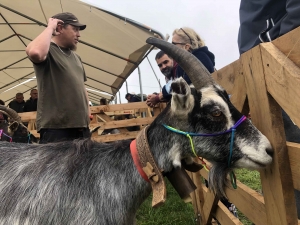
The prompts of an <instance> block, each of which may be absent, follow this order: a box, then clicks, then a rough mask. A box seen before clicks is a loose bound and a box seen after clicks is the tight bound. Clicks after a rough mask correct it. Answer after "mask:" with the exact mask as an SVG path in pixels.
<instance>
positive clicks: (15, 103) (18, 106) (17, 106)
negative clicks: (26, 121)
mask: <svg viewBox="0 0 300 225" xmlns="http://www.w3.org/2000/svg"><path fill="white" fill-rule="evenodd" d="M24 105H25V101H24V96H23V93H20V92H19V93H17V94H16V98H15V99H14V100H12V101H11V102H10V103H8V107H9V108H11V109H13V110H15V111H16V112H17V113H22V112H23V111H24Z"/></svg>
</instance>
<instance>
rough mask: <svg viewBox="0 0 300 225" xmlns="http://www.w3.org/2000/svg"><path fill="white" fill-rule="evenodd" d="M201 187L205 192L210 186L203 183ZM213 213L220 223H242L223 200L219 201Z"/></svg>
mask: <svg viewBox="0 0 300 225" xmlns="http://www.w3.org/2000/svg"><path fill="white" fill-rule="evenodd" d="M201 189H202V190H203V192H204V193H205V194H206V193H207V192H208V188H207V187H206V186H205V185H204V184H202V186H201ZM212 215H213V216H214V217H215V218H216V219H217V220H218V221H219V223H220V224H224V225H225V224H226V225H242V223H241V222H240V220H239V219H238V218H236V217H235V216H234V215H233V214H232V213H231V212H230V211H229V210H228V208H227V207H226V206H225V205H224V204H223V203H222V202H221V201H219V202H218V207H217V208H216V212H214V213H213V214H212Z"/></svg>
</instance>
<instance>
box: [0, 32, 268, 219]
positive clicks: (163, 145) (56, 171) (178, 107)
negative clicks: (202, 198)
mask: <svg viewBox="0 0 300 225" xmlns="http://www.w3.org/2000/svg"><path fill="white" fill-rule="evenodd" d="M147 42H148V43H149V44H152V45H155V46H156V47H158V48H161V49H162V50H164V51H165V52H166V53H167V54H169V55H170V56H171V57H173V58H174V60H176V61H177V62H178V63H179V65H181V66H182V67H183V69H184V70H185V71H186V72H187V74H189V77H190V78H191V80H192V82H193V84H194V86H195V87H190V86H188V85H187V83H186V82H185V81H184V80H183V79H182V78H180V79H177V80H175V81H174V82H173V84H172V90H173V92H172V99H171V102H170V103H169V104H168V105H167V107H166V108H165V109H164V111H163V112H162V113H161V114H160V115H158V116H157V118H156V119H155V120H154V121H153V122H152V124H151V125H150V126H149V128H148V132H147V137H148V140H149V146H150V149H151V151H152V153H153V156H154V159H155V160H156V162H157V164H158V166H159V168H161V169H162V170H164V172H168V171H171V170H172V169H173V168H174V167H180V166H181V164H180V163H181V159H189V158H190V157H194V155H193V153H192V150H191V145H190V140H189V138H187V137H186V136H185V135H182V134H178V133H173V132H172V131H170V130H168V129H166V128H165V127H164V126H163V125H169V126H172V127H175V128H176V129H178V130H182V131H185V132H191V133H206V134H208V133H217V132H223V131H225V130H228V129H229V128H231V127H232V126H233V125H234V124H236V122H237V121H238V120H239V119H240V118H241V117H242V116H243V115H242V114H241V113H240V112H238V111H237V110H236V109H235V107H234V106H233V105H232V104H231V103H230V100H229V98H228V95H227V93H226V91H225V90H223V89H222V88H221V87H220V86H218V85H217V84H215V83H214V81H213V80H212V78H211V76H210V74H209V73H208V72H207V70H206V69H203V65H202V64H201V63H200V62H199V61H198V60H197V59H196V58H195V57H194V56H192V55H191V54H190V53H188V52H186V51H184V50H182V49H179V48H177V47H176V46H173V45H171V44H169V43H167V42H165V41H162V40H159V39H154V38H150V39H148V40H147ZM192 139H193V140H192V142H193V145H194V147H195V153H196V154H198V155H199V156H203V157H205V158H206V159H207V160H209V161H210V162H212V164H213V168H212V170H211V171H210V172H209V185H210V187H211V188H212V189H213V190H214V191H215V192H216V193H217V194H218V195H220V196H222V195H224V187H225V185H226V175H227V173H228V172H229V171H231V170H232V169H234V168H241V167H245V168H250V169H260V168H263V167H265V166H267V165H268V164H269V163H271V161H272V156H271V154H272V148H271V145H270V143H269V141H268V140H267V138H266V137H265V136H264V135H262V134H261V133H260V132H259V131H258V130H257V129H256V128H255V127H254V126H253V125H252V123H251V122H250V121H248V120H245V121H243V122H242V123H241V124H240V125H239V126H238V127H237V128H236V132H235V140H234V142H233V143H232V144H233V145H232V152H231V153H230V151H229V144H230V133H225V134H223V135H219V136H211V137H203V136H195V137H193V138H192ZM129 145H130V141H128V140H126V141H120V142H114V143H109V144H106V143H98V142H94V141H92V140H89V139H85V140H74V141H66V142H59V143H50V144H45V145H42V144H38V145H24V144H20V143H7V142H1V143H0V199H1V203H0V224H1V225H4V224H16V225H17V224H31V225H38V224H43V225H50V224H61V225H75V224H78V225H79V224H80V225H82V224H101V225H112V224H118V225H132V224H135V214H136V211H137V209H138V208H139V206H140V205H141V204H142V202H143V201H144V200H145V199H146V198H147V196H149V195H150V193H151V185H150V184H149V183H147V182H146V181H145V180H144V179H143V178H142V177H141V176H140V174H139V172H138V170H137V169H136V167H135V165H134V163H133V159H132V156H131V154H130V150H129ZM229 154H232V155H231V164H230V165H228V158H229Z"/></svg>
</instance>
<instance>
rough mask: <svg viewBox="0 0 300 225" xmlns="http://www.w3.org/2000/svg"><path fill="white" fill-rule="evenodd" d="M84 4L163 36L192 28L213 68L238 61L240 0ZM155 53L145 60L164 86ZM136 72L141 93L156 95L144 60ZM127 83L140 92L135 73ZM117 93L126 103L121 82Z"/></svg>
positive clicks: (116, 0) (93, 1)
mask: <svg viewBox="0 0 300 225" xmlns="http://www.w3.org/2000/svg"><path fill="white" fill-rule="evenodd" d="M84 2H87V3H89V4H92V5H95V6H97V7H99V8H103V9H106V10H109V11H111V12H114V13H117V14H119V15H122V16H124V17H128V18H130V19H133V20H135V21H137V22H140V23H142V24H145V25H147V26H149V27H151V28H152V29H155V30H157V31H159V32H160V33H162V34H163V35H166V34H169V35H170V36H171V35H172V33H173V30H174V29H176V28H180V27H191V28H193V29H194V30H195V31H196V32H197V33H198V34H199V35H200V37H201V38H202V39H204V41H205V43H206V45H207V47H208V49H209V50H210V51H211V52H212V53H214V54H215V57H216V59H215V60H216V68H217V69H220V68H222V67H224V66H226V65H228V64H230V63H231V62H233V61H235V60H236V59H238V58H239V53H238V47H237V35H238V29H239V13H238V11H239V4H240V0H209V1H207V0H205V1H204V0H165V1H158V0H143V1H141V0H123V1H121V0H109V1H104V0H102V1H100V0H84ZM169 41H171V37H170V39H169ZM157 52H158V50H153V51H152V52H151V53H150V54H149V56H148V58H149V60H150V62H151V64H152V66H153V68H154V70H155V73H156V75H157V76H158V78H159V79H160V82H161V84H162V85H164V84H165V80H164V76H163V75H162V74H161V72H160V70H159V69H158V66H157V64H156V62H155V60H154V58H155V55H156V53H157ZM140 70H141V74H142V86H143V93H145V94H150V93H153V92H159V85H158V82H157V80H156V78H155V75H154V73H153V71H152V69H151V67H150V65H149V62H148V61H147V59H146V60H144V61H143V62H142V64H141V65H140ZM127 83H128V89H129V92H135V93H140V87H139V77H138V71H137V70H135V71H134V72H133V73H132V74H131V75H130V77H129V78H128V79H127ZM120 93H121V102H122V103H126V102H127V101H126V100H125V97H124V96H125V94H126V85H125V83H124V85H123V87H122V88H121V89H120ZM118 97H119V96H118ZM118 103H119V100H118Z"/></svg>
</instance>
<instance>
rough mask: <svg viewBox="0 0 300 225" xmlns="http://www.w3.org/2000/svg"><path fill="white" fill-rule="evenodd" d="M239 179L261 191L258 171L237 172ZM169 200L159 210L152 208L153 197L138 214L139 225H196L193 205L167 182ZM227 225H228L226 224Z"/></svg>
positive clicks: (247, 222) (243, 170)
mask: <svg viewBox="0 0 300 225" xmlns="http://www.w3.org/2000/svg"><path fill="white" fill-rule="evenodd" d="M235 173H236V176H237V179H238V180H239V181H241V182H242V183H244V184H246V185H247V186H249V187H250V188H252V189H254V190H256V191H260V190H261V184H260V176H259V172H257V171H249V170H246V169H241V170H237V171H236V172H235ZM166 184H167V200H166V202H165V204H164V205H163V206H161V207H159V208H157V209H153V208H152V207H151V201H152V196H151V195H150V196H149V197H148V199H147V200H146V201H145V202H144V203H143V204H142V206H141V207H140V209H139V210H138V213H137V224H138V225H195V224H196V223H195V215H194V209H193V206H192V204H190V203H189V204H186V203H184V202H183V201H182V200H181V199H180V197H179V196H178V194H177V192H176V191H175V190H174V188H173V187H172V185H171V184H170V183H169V181H168V180H166ZM238 214H239V219H240V220H241V222H242V223H243V224H245V225H251V224H252V223H251V222H250V221H249V220H248V219H247V218H246V217H245V216H244V215H243V214H242V213H241V212H238ZM224 225H226V224H224Z"/></svg>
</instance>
